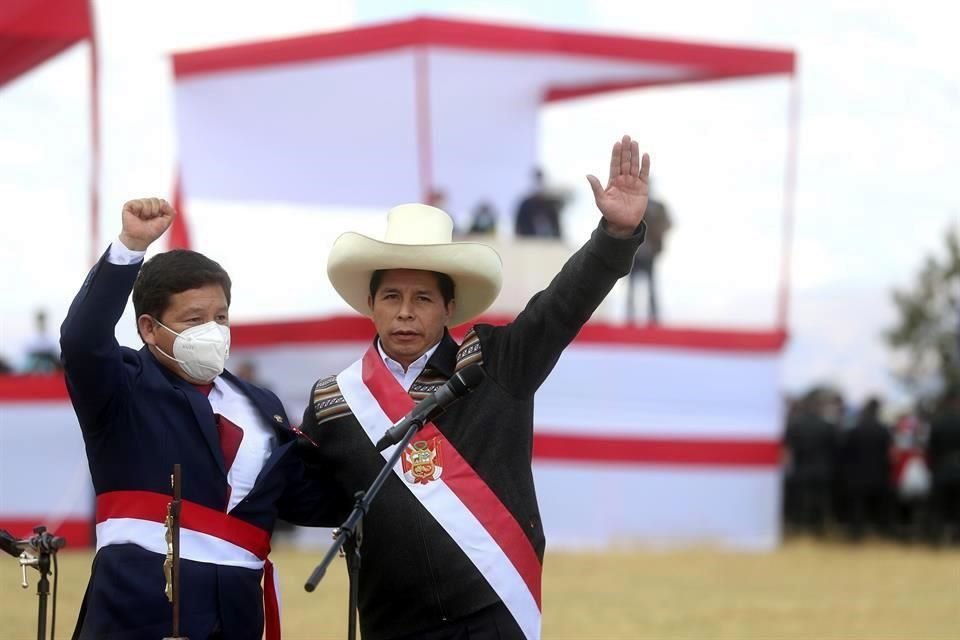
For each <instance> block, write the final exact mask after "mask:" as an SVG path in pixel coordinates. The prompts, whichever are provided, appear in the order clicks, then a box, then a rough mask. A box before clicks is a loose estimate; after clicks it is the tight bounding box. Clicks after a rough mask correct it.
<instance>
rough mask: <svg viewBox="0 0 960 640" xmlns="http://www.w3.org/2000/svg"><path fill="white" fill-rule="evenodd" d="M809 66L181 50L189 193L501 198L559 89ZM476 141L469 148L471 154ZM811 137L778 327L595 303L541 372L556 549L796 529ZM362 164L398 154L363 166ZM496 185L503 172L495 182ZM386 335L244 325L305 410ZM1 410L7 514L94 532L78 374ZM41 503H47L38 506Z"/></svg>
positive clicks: (770, 538)
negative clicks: (798, 318) (38, 469)
mask: <svg viewBox="0 0 960 640" xmlns="http://www.w3.org/2000/svg"><path fill="white" fill-rule="evenodd" d="M794 65H795V58H794V55H793V53H792V52H789V51H780V50H761V49H751V48H737V47H722V46H714V45H702V44H697V43H689V42H678V41H665V40H651V39H640V38H627V37H617V36H609V35H598V34H589V33H582V32H568V31H553V30H546V29H534V28H529V27H512V26H503V25H491V24H479V23H475V22H461V21H454V20H440V19H433V18H417V19H412V20H407V21H403V22H395V23H390V24H384V25H378V26H370V27H363V28H359V29H354V30H350V31H343V32H335V33H324V34H319V35H316V36H306V37H301V38H294V39H288V40H282V41H273V42H261V43H255V44H249V45H242V46H234V47H226V48H220V49H214V50H208V51H198V52H192V53H185V54H179V55H177V56H175V57H174V69H175V79H176V92H175V95H176V110H177V124H178V148H179V155H180V170H181V178H182V191H183V195H184V197H185V200H186V204H187V207H188V208H189V205H190V200H191V199H194V198H196V199H198V200H199V199H204V200H217V201H234V202H251V201H258V202H275V201H276V202H281V201H282V202H295V203H301V204H306V205H316V206H334V207H337V206H340V207H359V208H374V209H380V210H383V209H384V208H386V207H388V206H390V205H393V204H396V203H399V202H407V201H417V200H422V199H425V197H426V195H427V194H428V193H429V192H430V191H431V190H432V189H434V188H443V189H444V190H446V191H447V192H448V193H449V194H450V195H451V197H456V198H458V199H460V200H461V202H462V206H459V208H466V207H467V206H469V205H471V204H472V203H473V202H474V201H476V200H479V199H480V198H481V197H483V198H492V199H493V200H494V203H495V205H496V206H498V208H500V210H503V211H506V210H509V206H506V205H507V203H512V199H513V198H514V197H515V196H516V194H518V193H521V192H523V191H524V188H525V186H526V184H525V178H526V176H528V175H529V170H530V168H531V167H532V166H534V165H536V164H537V157H536V150H537V146H538V145H537V127H536V119H537V111H538V110H539V109H540V108H541V107H542V106H543V105H544V104H547V103H550V102H554V101H559V100H568V99H575V98H578V97H581V96H588V95H594V94H598V93H603V92H608V91H617V90H623V89H633V88H641V87H648V86H657V85H669V84H678V83H690V82H703V81H711V80H719V79H729V78H739V77H751V76H766V75H777V74H780V75H786V76H789V77H793V74H794ZM790 99H791V101H795V100H796V93H795V92H794V93H793V94H792V95H791V98H790ZM791 104H795V102H791ZM791 114H795V111H793V107H791ZM791 118H792V119H791V122H793V121H794V117H793V116H791ZM789 135H790V137H791V140H792V139H793V136H794V135H795V130H794V128H792V127H791V128H790V133H789ZM464 148H469V149H470V158H469V161H468V162H460V161H459V160H458V158H459V153H460V151H461V150H462V149H464ZM504 149H509V150H510V152H509V153H504ZM794 149H795V145H794V144H793V143H791V144H789V145H788V154H790V155H789V157H788V159H787V163H786V166H787V180H786V188H785V197H784V209H783V210H784V220H783V238H784V251H783V256H782V257H783V265H782V269H781V278H780V296H779V306H778V311H777V322H776V323H775V325H774V326H772V327H770V328H769V329H765V330H759V331H729V330H712V329H709V328H678V327H671V328H640V329H635V328H624V327H619V326H611V325H606V324H602V323H591V324H588V325H587V327H586V328H585V329H584V330H583V331H582V332H581V334H580V335H579V336H578V338H577V339H576V340H575V341H574V343H573V344H572V345H571V346H570V348H569V349H568V350H567V352H566V353H565V354H564V356H563V357H562V358H561V360H560V362H559V363H558V365H557V367H556V369H555V370H554V372H553V373H552V374H551V376H550V377H549V379H548V380H547V382H546V383H545V385H544V387H543V388H542V389H541V391H540V393H539V394H538V397H537V404H536V414H535V424H536V436H535V440H534V452H533V463H534V473H535V479H536V484H537V492H538V497H539V501H540V504H541V508H542V513H543V518H544V525H545V529H546V535H547V540H548V550H549V549H551V548H554V549H557V548H563V547H590V548H609V547H611V546H614V545H619V544H626V545H631V544H657V545H659V544H700V543H707V544H719V545H722V546H729V547H737V548H745V549H758V550H763V549H770V548H773V547H775V546H776V545H777V544H778V543H779V540H780V526H779V521H780V476H781V471H780V463H781V460H780V438H781V429H782V424H781V417H782V416H781V398H780V391H779V366H780V357H781V352H782V348H783V345H784V343H785V340H786V338H787V327H786V317H787V313H786V312H787V298H788V295H787V294H788V287H787V282H788V277H787V276H788V270H787V267H788V265H789V238H790V216H791V207H792V174H793V170H794V166H795V163H794V159H793V153H794ZM358 166H360V167H367V168H370V167H373V168H374V169H376V167H380V168H382V169H383V170H382V171H379V172H377V175H378V179H377V180H376V181H371V180H363V182H362V184H358V182H357V177H356V175H357V173H356V167H358ZM491 185H496V186H497V187H498V189H500V191H498V192H496V193H490V192H489V191H488V189H489V187H490V186H491ZM190 213H191V214H192V213H194V212H190ZM508 264H509V263H508ZM321 271H322V269H320V270H318V273H319V272H321ZM499 309H500V310H501V311H510V310H509V309H504V308H503V307H499ZM498 313H499V312H498ZM508 320H509V317H508V316H506V315H504V316H493V317H490V318H485V319H484V321H490V322H494V323H502V322H506V321H508ZM464 329H465V328H460V329H459V330H458V331H456V332H455V336H456V337H460V336H462V332H463V331H464ZM373 333H374V330H373V326H372V324H371V323H370V322H369V321H368V320H366V319H363V318H359V317H327V318H318V319H315V320H305V321H296V322H291V321H283V320H276V321H271V322H269V323H266V324H256V325H252V324H247V325H239V326H238V325H234V328H233V352H232V353H233V355H232V356H231V363H230V364H232V366H233V367H236V366H237V364H238V363H239V362H240V361H243V360H250V361H252V362H254V363H255V364H256V365H257V367H258V369H259V373H260V377H261V378H262V381H263V382H264V383H266V384H268V385H269V386H271V387H272V388H273V389H274V390H275V391H276V392H277V393H278V395H280V397H281V399H282V400H283V401H284V404H285V405H286V407H287V410H288V412H289V413H290V415H291V418H293V419H294V421H298V416H299V414H301V413H302V411H303V409H304V406H305V405H306V402H307V392H308V388H307V387H308V385H309V384H310V382H311V381H312V380H314V379H316V378H317V377H319V376H320V375H325V374H330V373H333V372H336V371H339V370H340V369H342V368H343V367H344V366H346V365H347V364H349V363H350V362H352V361H353V360H355V359H356V357H357V355H358V354H359V353H360V352H361V351H362V350H363V349H365V348H366V346H367V345H368V344H369V341H370V340H371V339H372V337H373ZM0 423H2V425H3V428H2V429H0V436H2V439H0V452H2V456H3V460H2V463H3V464H2V465H0V487H2V489H0V527H5V526H6V527H7V528H10V526H8V525H9V524H10V523H11V522H12V523H17V522H19V523H21V524H25V523H28V522H29V523H33V522H34V521H41V520H42V521H44V522H46V523H47V524H48V525H51V526H56V525H58V524H59V525H60V527H59V530H60V532H61V533H63V532H64V531H67V530H68V529H67V528H68V527H70V528H73V531H74V534H73V536H72V537H71V546H75V541H79V536H80V534H81V532H83V531H88V532H89V531H91V530H92V522H91V517H92V495H91V491H90V487H89V480H88V479H87V477H86V475H85V468H86V462H85V460H84V455H83V445H82V441H81V438H80V432H79V427H77V425H76V420H75V418H74V417H73V413H72V410H71V408H70V405H69V401H68V399H67V397H66V392H65V389H64V386H63V383H62V381H61V380H58V379H23V378H20V379H17V378H13V379H7V380H4V379H2V378H0ZM8 425H18V431H21V430H22V431H24V432H28V433H33V432H36V431H37V430H40V429H45V430H48V431H50V432H51V433H53V432H54V431H55V432H56V438H55V441H54V442H53V444H52V445H51V446H49V447H47V448H46V449H45V450H44V451H43V452H42V453H41V450H39V449H38V450H36V451H34V453H31V454H30V456H26V457H22V456H14V455H12V452H13V451H14V449H15V447H16V441H17V440H16V438H15V437H14V435H15V434H14V431H13V430H12V429H11V428H10V426H8ZM495 427H496V426H495V425H491V428H495ZM31 456H32V457H31ZM39 456H42V461H41V459H40V457H39ZM41 462H42V464H43V465H45V467H46V468H48V469H50V470H51V471H50V474H49V480H48V482H46V483H45V484H44V485H43V486H33V487H31V489H32V493H31V498H30V499H29V500H28V499H27V498H26V497H25V494H23V493H22V492H20V491H18V490H17V487H18V478H21V477H30V476H29V475H24V474H28V473H29V470H30V469H33V468H34V466H33V465H34V464H41ZM64 487H67V489H66V490H64ZM36 505H44V507H43V508H44V509H46V510H45V511H43V512H36V511H31V509H37V507H36ZM317 540H318V544H319V545H321V546H326V544H327V542H328V539H327V538H324V537H321V538H317Z"/></svg>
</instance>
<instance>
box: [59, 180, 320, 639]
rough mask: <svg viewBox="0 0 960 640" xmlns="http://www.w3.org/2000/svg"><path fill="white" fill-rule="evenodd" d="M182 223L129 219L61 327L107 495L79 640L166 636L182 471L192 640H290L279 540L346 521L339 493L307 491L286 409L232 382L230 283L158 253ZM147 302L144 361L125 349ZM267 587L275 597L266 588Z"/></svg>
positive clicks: (185, 255)
mask: <svg viewBox="0 0 960 640" xmlns="http://www.w3.org/2000/svg"><path fill="white" fill-rule="evenodd" d="M175 215H176V213H175V212H174V210H173V208H172V207H171V206H170V205H169V204H167V203H166V202H165V201H163V200H159V199H156V198H150V199H142V200H133V201H131V202H128V203H126V204H125V205H124V207H123V230H122V232H121V233H120V236H119V237H118V238H117V240H114V242H113V243H112V244H111V245H110V248H109V249H108V250H107V252H106V253H105V254H104V256H103V257H102V258H101V259H100V261H99V262H98V263H97V264H96V265H95V266H94V268H93V269H92V270H91V272H90V274H89V275H88V276H87V279H86V281H85V282H84V284H83V287H82V288H81V289H80V292H79V293H78V294H77V297H76V298H75V299H74V301H73V304H72V305H71V307H70V311H69V313H68V315H67V318H66V320H65V321H64V323H63V326H62V328H61V339H60V344H61V348H62V353H63V360H64V368H65V372H66V380H67V387H68V389H69V392H70V398H71V400H72V402H73V406H74V409H75V411H76V414H77V418H78V420H79V423H80V428H81V430H82V431H83V438H84V442H85V445H86V451H87V459H88V461H89V465H90V474H91V476H92V479H93V485H94V489H95V491H96V494H97V498H96V522H97V555H96V557H95V558H94V562H93V570H92V572H91V576H90V582H89V584H88V586H87V591H86V594H85V596H84V600H83V605H82V607H81V611H80V617H79V620H78V621H77V627H76V630H75V632H74V638H80V639H87V638H90V639H92V638H106V637H109V638H113V639H117V640H120V639H130V640H133V639H134V638H137V639H139V638H161V637H164V636H166V635H169V634H170V631H171V620H172V618H171V604H170V602H169V601H168V600H167V598H166V597H165V595H164V587H165V578H164V573H163V560H164V555H165V553H166V549H167V547H166V540H165V537H164V533H165V529H164V519H165V517H166V515H167V504H168V503H169V501H170V472H171V469H172V468H173V465H174V464H180V465H181V468H182V478H183V480H182V487H183V507H182V520H181V522H182V525H181V542H180V555H181V572H180V590H181V591H180V593H181V612H180V622H181V633H182V634H183V635H184V636H187V637H189V638H191V639H192V640H208V639H213V638H229V639H231V640H233V639H234V638H237V639H249V640H254V639H257V640H259V639H260V638H261V636H262V635H263V633H264V629H266V637H267V638H268V640H274V639H276V638H279V610H278V607H277V601H276V591H275V583H274V580H273V575H272V567H271V565H270V563H269V560H267V554H268V552H269V550H270V535H271V532H272V530H273V526H274V521H275V519H276V518H277V517H278V516H279V517H281V518H283V519H285V520H289V521H291V522H294V523H297V524H305V525H313V524H331V521H332V516H331V514H329V513H327V512H326V509H327V507H326V506H325V503H326V502H327V501H326V499H325V497H324V496H325V488H324V487H325V485H326V481H325V480H324V479H323V478H322V477H321V476H322V474H320V475H317V474H318V470H314V471H313V474H312V475H311V479H310V480H309V481H307V480H305V479H304V476H303V467H302V463H301V462H300V458H299V457H298V456H297V455H296V454H295V452H294V447H293V445H294V443H295V441H296V436H295V432H294V431H293V430H292V429H291V428H290V424H289V422H288V420H287V416H286V414H285V412H284V410H283V407H282V405H281V403H280V401H279V400H278V399H277V397H276V396H275V395H274V394H273V393H271V392H269V391H267V390H265V389H261V388H259V387H257V386H254V385H251V384H249V383H247V382H244V381H243V380H241V379H239V378H237V377H235V376H233V375H231V374H230V373H229V372H228V371H225V370H224V362H225V360H226V359H227V356H228V354H229V350H230V328H229V306H230V285H231V283H230V277H229V276H228V275H227V273H226V271H224V270H223V268H222V267H221V266H220V265H219V264H217V263H216V262H214V261H213V260H210V259H209V258H207V257H205V256H203V255H201V254H199V253H196V252H193V251H183V250H177V251H170V252H168V253H161V254H158V255H156V256H154V257H153V258H151V259H150V260H148V261H147V262H146V263H144V262H143V257H144V253H145V252H146V250H147V247H148V246H150V244H151V243H152V242H154V241H155V240H156V239H157V238H159V237H160V236H161V235H162V234H163V233H164V231H166V230H167V228H168V227H169V226H170V223H171V222H172V221H173V218H174V216H175ZM131 290H132V292H133V305H134V310H135V312H136V317H137V330H138V333H139V334H140V337H141V339H142V340H143V342H144V346H143V347H142V348H141V349H140V350H139V351H135V350H133V349H129V348H126V347H121V346H120V345H119V344H118V343H117V341H116V339H115V338H114V329H115V326H116V323H117V322H118V321H119V319H120V317H121V315H122V314H123V310H124V307H125V306H126V301H127V297H128V296H129V295H130V293H131ZM261 582H262V583H263V587H262V588H261Z"/></svg>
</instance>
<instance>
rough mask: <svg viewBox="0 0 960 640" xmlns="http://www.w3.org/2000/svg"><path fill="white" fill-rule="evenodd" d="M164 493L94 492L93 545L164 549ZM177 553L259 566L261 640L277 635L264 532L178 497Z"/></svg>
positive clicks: (275, 591)
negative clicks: (261, 598) (261, 575)
mask: <svg viewBox="0 0 960 640" xmlns="http://www.w3.org/2000/svg"><path fill="white" fill-rule="evenodd" d="M169 503H170V496H167V495H164V494H162V493H154V492H152V491H110V492H108V493H102V494H100V495H98V496H97V506H96V519H97V550H98V551H99V550H100V549H102V548H103V547H106V546H108V545H111V544H135V545H137V546H139V547H141V548H143V549H146V550H147V551H152V552H153V553H157V554H160V555H166V553H167V542H166V538H165V533H166V529H165V526H164V521H165V519H166V516H167V505H168V504H169ZM180 516H181V517H180V523H181V524H180V557H181V558H183V559H185V560H194V561H196V562H207V563H211V564H219V565H224V566H231V567H243V568H245V569H263V613H264V616H263V617H264V636H265V638H266V640H280V588H279V585H278V580H277V576H276V572H275V571H274V567H273V563H271V562H270V560H269V559H268V558H267V556H268V555H269V553H270V534H269V533H267V532H266V531H264V530H263V529H261V528H260V527H257V526H255V525H252V524H250V523H249V522H246V521H244V520H240V519H239V518H235V517H234V516H231V515H230V514H228V513H224V512H223V511H218V510H216V509H211V508H210V507H205V506H203V505H202V504H197V503H195V502H190V501H189V500H183V501H182V508H181V511H180Z"/></svg>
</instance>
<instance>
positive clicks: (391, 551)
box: [301, 136, 650, 640]
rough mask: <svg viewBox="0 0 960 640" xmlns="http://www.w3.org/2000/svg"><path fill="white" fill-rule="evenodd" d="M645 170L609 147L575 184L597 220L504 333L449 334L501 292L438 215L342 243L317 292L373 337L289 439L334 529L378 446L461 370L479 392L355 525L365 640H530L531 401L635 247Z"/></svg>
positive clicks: (533, 560)
mask: <svg viewBox="0 0 960 640" xmlns="http://www.w3.org/2000/svg"><path fill="white" fill-rule="evenodd" d="M649 171H650V161H649V158H648V156H647V155H646V154H643V156H642V157H641V155H640V152H639V149H638V146H637V143H636V142H634V141H632V140H631V139H630V137H629V136H624V137H623V140H622V141H619V142H617V143H616V144H614V146H613V152H612V154H611V160H610V178H609V180H608V182H607V185H606V187H603V186H601V184H600V181H599V180H597V178H595V177H594V176H587V178H588V180H589V182H590V185H591V187H592V188H593V192H594V196H595V199H596V203H597V207H598V208H599V210H600V213H601V214H602V216H603V219H602V221H601V223H600V225H599V227H598V229H597V230H596V231H594V233H593V235H592V236H591V238H590V240H589V241H588V242H587V243H586V244H585V245H584V246H583V247H582V248H581V249H580V250H579V251H578V252H577V253H576V254H574V255H573V256H572V257H571V258H570V259H569V261H568V262H567V264H566V265H565V266H564V267H563V269H562V270H561V271H560V273H559V274H558V275H557V276H556V278H554V280H553V282H552V283H551V284H550V286H549V287H547V288H546V289H545V290H544V291H542V292H540V293H538V294H537V295H535V296H534V297H533V299H531V301H530V303H529V304H528V305H527V307H526V309H524V311H523V312H521V313H520V314H519V315H518V316H517V318H516V319H515V320H514V321H513V322H512V323H510V324H509V325H506V326H503V327H495V326H491V325H487V324H477V325H474V326H473V327H472V328H471V329H470V331H469V332H468V333H467V335H466V338H465V339H464V341H463V343H462V344H460V345H458V344H457V343H456V342H455V341H454V340H453V339H452V338H451V337H450V334H449V332H448V331H447V329H448V327H453V326H457V325H462V324H465V323H468V322H470V321H471V320H472V319H473V318H476V317H477V316H478V315H480V314H481V313H483V311H485V310H486V309H487V308H488V307H489V306H490V304H492V303H493V301H494V299H495V298H496V297H497V294H498V293H499V291H500V285H501V278H502V275H501V263H500V258H499V256H498V255H497V254H496V252H495V251H494V250H493V249H491V248H490V247H487V246H486V245H482V244H476V243H466V242H465V243H452V242H451V235H452V228H453V224H452V221H451V219H450V217H449V216H448V215H447V214H446V213H444V212H443V211H441V210H439V209H436V208H434V207H429V206H426V205H419V204H410V205H402V206H399V207H396V208H394V209H392V210H391V211H390V213H389V216H388V222H387V232H386V239H385V241H383V242H380V241H377V240H374V239H371V238H368V237H365V236H362V235H359V234H356V233H346V234H344V235H342V236H341V237H340V238H338V239H337V241H336V242H335V243H334V246H333V249H332V250H331V252H330V257H329V261H328V263H327V273H328V275H329V277H330V282H331V283H332V284H333V286H334V288H335V289H336V290H337V292H338V293H339V294H340V295H341V296H342V297H343V299H344V300H346V301H347V303H349V304H350V306H352V307H353V308H354V309H356V310H357V311H358V312H360V313H362V314H364V315H367V316H369V317H371V318H372V319H373V323H374V325H375V326H376V330H377V337H376V339H375V340H373V341H372V342H371V345H370V348H369V349H368V350H367V352H366V354H365V355H364V356H363V357H362V358H361V359H360V360H358V361H357V362H356V363H354V364H353V365H351V366H350V367H348V368H347V369H345V370H344V371H343V372H341V373H340V374H339V375H338V376H335V377H328V378H323V379H321V380H319V381H318V382H317V383H316V384H315V385H314V386H313V389H312V391H311V397H310V404H309V406H308V407H307V410H306V412H305V414H304V422H303V425H302V426H301V430H302V432H303V435H304V438H305V440H306V441H307V442H306V444H305V448H306V449H307V450H308V451H309V456H310V457H311V458H313V463H314V464H315V465H317V468H318V469H320V470H322V472H323V474H324V475H325V476H326V474H331V475H332V477H333V484H334V485H335V486H334V491H335V493H337V495H338V500H339V502H340V504H339V509H340V510H341V512H342V515H343V516H344V517H346V515H347V513H348V512H349V510H350V509H351V507H352V506H353V496H354V494H355V493H356V492H357V491H362V490H364V489H366V488H367V487H368V486H369V485H370V483H371V482H372V481H373V479H374V477H375V476H376V474H377V472H378V471H379V470H380V468H381V467H382V466H383V464H384V460H385V458H388V457H389V454H390V453H391V451H392V447H391V448H389V449H387V450H386V451H384V452H383V453H382V454H381V453H378V452H377V449H376V447H375V444H376V443H377V441H378V440H379V439H380V438H381V437H382V436H383V435H384V432H385V431H386V430H387V429H388V428H389V427H390V426H391V425H392V424H393V422H395V421H396V420H398V419H399V418H401V417H402V416H403V415H405V414H406V413H407V412H408V411H409V410H410V409H412V408H413V406H414V403H415V401H418V400H421V399H423V398H425V397H426V396H428V395H429V394H430V393H432V392H433V391H435V390H436V389H437V388H439V387H440V386H441V385H442V384H444V383H445V382H446V381H447V380H448V379H449V378H450V377H452V376H453V375H454V374H455V373H456V372H457V371H459V370H460V369H462V368H464V367H466V366H468V365H470V364H473V363H482V365H483V368H484V370H485V371H486V379H485V380H484V381H483V382H482V383H481V384H480V385H479V386H478V387H477V388H476V390H475V391H474V392H473V393H472V394H471V395H469V396H468V397H466V398H465V399H464V400H462V401H461V402H459V403H457V404H454V405H452V406H451V407H450V408H449V409H448V410H447V412H446V413H444V414H443V415H442V416H440V417H439V418H437V419H435V420H434V421H433V422H432V423H428V424H427V425H426V426H425V427H424V428H423V429H422V430H420V431H419V432H418V433H417V434H416V435H415V436H414V439H413V441H412V442H411V444H410V446H409V447H408V448H407V450H406V451H405V452H404V454H403V457H402V460H401V466H399V467H398V468H397V469H396V470H395V471H396V474H395V476H392V477H390V478H388V479H387V482H386V483H385V484H384V486H383V489H382V490H381V492H380V493H379V494H378V495H377V497H376V499H375V501H374V502H373V505H372V506H371V509H370V511H369V513H368V514H367V516H366V519H365V523H364V538H363V563H362V566H361V571H360V578H359V610H360V626H361V631H362V634H363V637H364V639H365V640H388V639H389V640H394V639H397V638H428V639H440V638H468V637H469V638H472V639H476V638H527V639H528V640H529V639H533V638H538V637H539V635H540V611H541V605H540V578H541V573H542V560H543V551H544V544H545V542H544V535H543V528H542V523H541V521H540V513H539V509H538V507H537V500H536V495H535V493H534V485H533V474H532V470H531V458H532V448H533V396H534V393H535V392H536V390H537V388H538V387H539V386H540V385H541V384H542V383H543V381H544V380H545V379H546V377H547V375H548V374H549V373H550V371H551V369H552V368H553V366H554V365H555V364H556V362H557V360H558V359H559V357H560V354H561V352H562V351H563V349H564V348H565V347H566V346H567V345H568V344H569V343H570V342H571V341H572V340H573V338H574V337H575V336H576V335H577V332H578V331H579V330H580V328H581V327H582V326H583V324H584V323H585V322H586V321H587V320H588V319H589V318H590V315H591V314H592V313H593V311H594V310H595V309H596V308H597V307H598V306H599V304H600V302H601V301H602V300H603V298H604V297H605V296H606V295H607V293H608V292H609V291H610V289H611V288H613V285H614V283H615V282H616V281H617V280H618V279H619V278H621V277H622V276H625V275H626V274H627V273H628V272H629V271H630V267H631V264H632V262H633V255H634V253H636V251H637V248H638V247H639V245H640V243H641V242H642V240H643V235H644V225H643V223H642V220H643V216H644V212H645V210H646V206H647V194H648V180H649Z"/></svg>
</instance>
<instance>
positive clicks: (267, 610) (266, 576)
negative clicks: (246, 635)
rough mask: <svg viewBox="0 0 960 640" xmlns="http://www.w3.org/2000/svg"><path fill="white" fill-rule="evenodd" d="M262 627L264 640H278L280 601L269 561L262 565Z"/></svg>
mask: <svg viewBox="0 0 960 640" xmlns="http://www.w3.org/2000/svg"><path fill="white" fill-rule="evenodd" d="M263 625H264V631H265V634H264V635H265V639H266V640H280V599H279V598H278V597H277V585H276V584H274V582H273V563H272V562H270V561H269V560H267V561H266V562H265V563H264V564H263Z"/></svg>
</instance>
